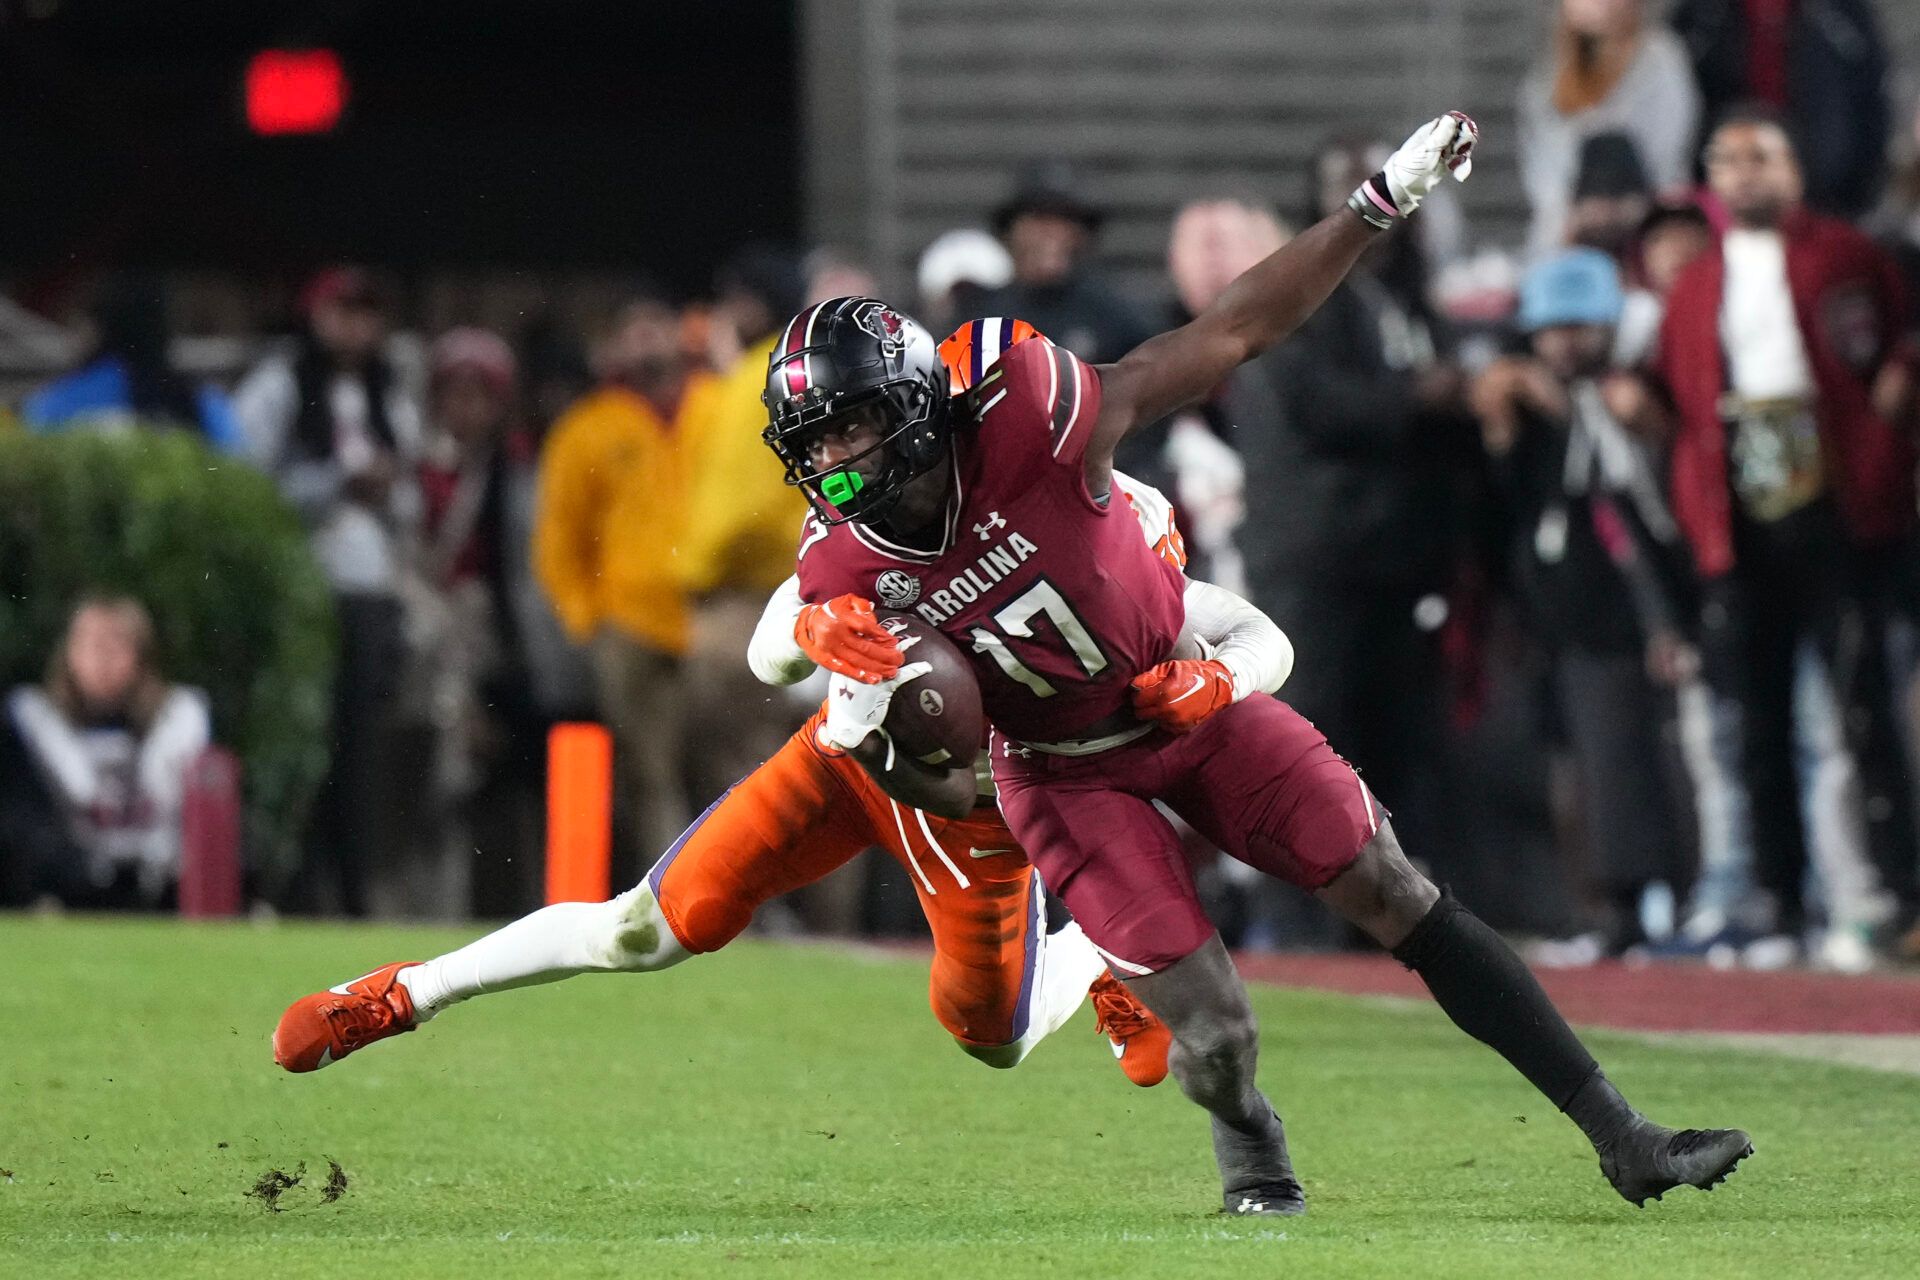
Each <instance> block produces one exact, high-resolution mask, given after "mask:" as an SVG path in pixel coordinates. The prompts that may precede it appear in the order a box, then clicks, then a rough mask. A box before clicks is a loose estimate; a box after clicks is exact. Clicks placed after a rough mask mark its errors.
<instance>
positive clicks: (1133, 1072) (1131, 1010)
mask: <svg viewBox="0 0 1920 1280" xmlns="http://www.w3.org/2000/svg"><path fill="white" fill-rule="evenodd" d="M1087 994H1088V995H1089V996H1092V997H1093V1011H1094V1014H1095V1015H1096V1017H1097V1021H1095V1023H1094V1024H1093V1029H1094V1030H1095V1031H1098V1032H1099V1033H1100V1034H1101V1035H1103V1036H1105V1037H1106V1038H1107V1041H1108V1043H1110V1044H1112V1045H1113V1056H1114V1057H1116V1058H1118V1059H1119V1060H1120V1069H1121V1070H1122V1071H1124V1072H1126V1073H1127V1079H1129V1080H1131V1081H1133V1082H1134V1083H1135V1084H1137V1085H1139V1086H1140V1087H1141V1088H1142V1089H1146V1088H1150V1087H1152V1086H1153V1085H1156V1084H1159V1083H1160V1082H1161V1081H1162V1080H1165V1079H1166V1078H1167V1050H1168V1049H1170V1048H1171V1047H1172V1046H1173V1033H1172V1032H1171V1031H1168V1030H1167V1024H1166V1023H1164V1022H1162V1021H1160V1019H1158V1018H1156V1017H1154V1016H1153V1014H1152V1013H1151V1012H1149V1011H1148V1009H1147V1006H1145V1005H1143V1004H1141V1003H1140V1002H1139V1001H1138V1000H1136V999H1134V998H1133V992H1131V991H1129V990H1127V989H1126V987H1125V986H1124V985H1122V983H1121V982H1120V981H1119V979H1117V978H1115V977H1114V976H1113V975H1112V974H1111V973H1103V974H1101V975H1100V976H1099V977H1098V978H1095V979H1094V981H1093V985H1092V986H1091V987H1088V988H1087Z"/></svg>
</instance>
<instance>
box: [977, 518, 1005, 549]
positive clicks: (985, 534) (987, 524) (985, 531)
mask: <svg viewBox="0 0 1920 1280" xmlns="http://www.w3.org/2000/svg"><path fill="white" fill-rule="evenodd" d="M1006 527H1007V522H1006V521H1005V520H1003V519H1001V518H1000V513H999V512H998V511H989V512H987V518H986V520H984V521H983V522H981V523H980V524H977V525H975V526H973V531H974V532H975V533H977V534H979V535H980V541H982V542H986V541H988V540H989V539H991V538H992V537H993V531H994V530H995V529H1004V528H1006Z"/></svg>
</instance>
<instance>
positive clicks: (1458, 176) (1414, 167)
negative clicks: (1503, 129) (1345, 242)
mask: <svg viewBox="0 0 1920 1280" xmlns="http://www.w3.org/2000/svg"><path fill="white" fill-rule="evenodd" d="M1479 140H1480V126H1479V125H1476V124H1475V123H1474V122H1473V119H1472V117H1470V116H1468V115H1467V114H1466V113H1465V112H1461V111H1449V112H1447V114H1445V115H1443V116H1440V117H1439V118H1437V119H1434V120H1429V121H1427V122H1426V123H1425V124H1423V125H1421V126H1420V127H1419V128H1418V129H1415V130H1414V131H1413V136H1412V137H1411V138H1408V139H1407V140H1406V141H1405V142H1403V143H1401V144H1400V149H1399V150H1398V151H1396V152H1394V153H1393V154H1392V155H1390V156H1388V157H1387V165H1386V168H1384V169H1382V170H1381V171H1380V172H1379V173H1376V174H1374V175H1373V176H1372V177H1371V178H1368V179H1367V180H1366V181H1365V182H1363V183H1361V184H1360V186H1359V189H1358V190H1356V191H1355V192H1354V193H1353V194H1352V195H1351V196H1349V197H1347V207H1348V208H1349V209H1352V210H1353V211H1354V212H1355V213H1357V214H1359V215H1360V216H1361V217H1362V218H1365V219H1366V220H1367V222H1368V223H1370V224H1371V225H1373V226H1375V227H1378V228H1380V229H1381V230H1383V231H1384V230H1385V229H1386V228H1388V227H1390V226H1392V225H1393V224H1394V223H1396V222H1398V221H1399V220H1400V219H1402V218H1404V217H1406V216H1407V215H1408V214H1410V213H1412V212H1413V211H1414V210H1415V209H1417V208H1419V207H1420V202H1421V201H1422V200H1424V199H1426V198H1427V194H1428V193H1429V192H1431V191H1432V190H1433V189H1434V188H1435V187H1437V186H1439V185H1440V179H1441V178H1443V177H1445V176H1446V175H1447V174H1449V173H1451V174H1452V175H1453V177H1454V181H1456V182H1465V181H1466V180H1467V175H1468V174H1470V173H1472V172H1473V144H1474V143H1476V142H1478V141H1479Z"/></svg>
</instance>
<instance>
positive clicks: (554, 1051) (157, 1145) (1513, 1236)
mask: <svg viewBox="0 0 1920 1280" xmlns="http://www.w3.org/2000/svg"><path fill="white" fill-rule="evenodd" d="M463 936H464V934H456V933H449V932H446V931H429V930H396V929H372V928H365V929H353V928H343V927H307V926H295V927H288V926H281V927H274V928H255V927H250V926H201V927H181V926H178V925H171V924H166V923H123V922H108V921H58V920H39V919H29V918H21V917H0V974H4V976H5V983H4V986H0V1169H5V1170H8V1171H10V1176H9V1177H6V1178H0V1275H4V1276H9V1277H12V1276H18V1277H51V1276H66V1275H76V1276H77V1275H86V1276H122V1275H124V1276H139V1277H143V1278H145V1277H163V1276H196V1277H200V1276H215V1275H219V1276H273V1277H276V1278H283V1277H286V1278H290V1277H303V1276H316V1277H319V1276H325V1277H329V1278H330V1280H333V1278H337V1277H339V1276H341V1275H360V1274H365V1275H374V1276H380V1277H414V1276H472V1275H479V1274H488V1275H511V1274H521V1275H530V1276H535V1275H537V1276H541V1277H548V1276H603V1275H604V1276H618V1277H623V1278H631V1277H648V1278H652V1277H659V1276H750V1275H761V1274H768V1275H772V1274H778V1275H781V1276H797V1277H807V1276H816V1275H818V1276H834V1277H847V1276H856V1275H914V1276H957V1275H963V1274H971V1273H978V1274H980V1275H986V1276H1028V1275H1062V1276H1065V1275H1076V1276H1079V1275H1085V1276H1100V1277H1107V1278H1111V1277H1120V1276H1133V1275H1142V1276H1145V1275H1151V1276H1155V1277H1170V1276H1185V1275H1227V1274H1233V1275H1274V1274H1279V1273H1281V1272H1282V1271H1283V1270H1285V1271H1286V1272H1288V1273H1290V1274H1296V1275H1303V1276H1315V1277H1319V1276H1344V1275H1403V1274H1430V1275H1458V1276H1475V1277H1480V1276H1509V1275H1511V1276H1523V1275H1524V1276H1605V1275H1618V1276H1651V1275H1658V1276H1661V1277H1685V1276H1736V1275H1758V1274H1762V1273H1765V1274H1769V1275H1802V1274H1812V1273H1815V1272H1816V1271H1817V1272H1818V1273H1819V1274H1820V1275H1822V1276H1823V1277H1833V1276H1842V1275H1862V1276H1867V1275H1871V1276H1893V1275H1915V1274H1920V1225H1917V1223H1920V1218H1917V1217H1916V1210H1917V1209H1920V1204H1917V1203H1916V1193H1915V1191H1914V1187H1915V1186H1916V1184H1920V1154H1916V1150H1915V1144H1916V1140H1920V1080H1913V1079H1908V1078H1905V1077H1896V1076H1887V1075H1877V1074H1871V1073H1867V1072H1862V1071H1853V1070H1847V1069H1842V1068H1829V1067H1817V1066H1808V1065H1805V1064H1801V1063H1792V1062H1788V1061H1786V1060H1784V1059H1774V1058H1768V1057H1759V1056H1750V1055H1742V1054H1737V1053H1731V1052H1722V1051H1712V1050H1704V1049H1703V1050H1699V1051H1689V1050H1684V1049H1671V1048H1651V1047H1647V1046H1644V1045H1642V1044H1639V1043H1637V1042H1635V1041H1633V1040H1631V1039H1628V1038H1621V1037H1609V1036H1598V1037H1595V1043H1596V1049H1597V1051H1598V1052H1599V1053H1600V1055H1601V1057H1602V1058H1603V1060H1605V1061H1607V1062H1608V1063H1609V1065H1610V1069H1611V1071H1612V1074H1613V1075H1614V1076H1615V1078H1616V1079H1617V1080H1619V1081H1620V1082H1621V1084H1622V1085H1623V1086H1624V1087H1625V1088H1626V1089H1627V1091H1628V1092H1629V1094H1631V1095H1633V1096H1634V1097H1636V1099H1637V1100H1639V1101H1640V1102H1641V1104H1642V1105H1643V1106H1645V1107H1648V1108H1650V1109H1652V1110H1653V1111H1654V1112H1655V1114H1657V1115H1659V1116H1662V1117H1664V1118H1667V1119H1669V1120H1672V1121H1676V1122H1679V1123H1687V1122H1712V1123H1738V1124H1741V1125H1744V1126H1746V1127H1748V1128H1749V1129H1751V1130H1752V1131H1753V1133H1754V1135H1755V1140H1756V1142H1757V1144H1758V1147H1759V1154H1758V1156H1757V1157H1756V1158H1754V1159H1753V1160H1750V1161H1748V1163H1747V1164H1746V1166H1745V1167H1744V1168H1743V1169H1742V1171H1741V1172H1740V1173H1739V1174H1738V1175H1737V1176H1736V1177H1735V1178H1734V1179H1733V1181H1732V1182H1731V1183H1729V1184H1728V1185H1727V1186H1725V1187H1722V1188H1721V1189H1720V1190H1719V1191H1717V1192H1715V1193H1714V1194H1712V1195H1700V1194H1697V1193H1684V1194H1682V1193H1676V1194H1675V1195H1672V1196H1669V1197H1668V1199H1667V1201H1666V1203H1664V1204H1660V1205H1653V1206H1650V1207H1649V1208H1648V1209H1647V1210H1645V1211H1644V1212H1641V1211H1636V1210H1634V1209H1632V1208H1631V1207H1629V1206H1627V1205H1626V1204H1624V1203H1622V1202H1621V1201H1619V1200H1618V1199H1617V1198H1616V1197H1615V1196H1614V1194H1613V1192H1612V1191H1611V1190H1610V1189H1608V1187H1607V1186H1606V1184H1605V1183H1604V1182H1603V1181H1602V1179H1601V1177H1600V1174H1599V1172H1598V1169H1597V1167H1596V1165H1595V1162H1594V1160H1593V1158H1592V1156H1591V1154H1590V1153H1589V1152H1588V1151H1587V1149H1586V1147H1585V1144H1584V1142H1583V1141H1582V1140H1581V1138H1580V1136H1579V1135H1578V1133H1576V1132H1575V1131H1574V1129H1573V1128H1572V1127H1571V1126H1570V1125H1568V1124H1567V1123H1565V1122H1564V1121H1563V1120H1561V1119H1560V1118H1558V1117H1557V1116H1556V1115H1554V1114H1553V1113H1552V1112H1551V1111H1550V1110H1548V1109H1547V1108H1546V1106H1545V1104H1543V1103H1542V1102H1541V1101H1540V1100H1539V1098H1538V1097H1537V1096H1536V1095H1534V1094H1533V1093H1532V1092H1531V1091H1530V1090H1529V1089H1528V1088H1527V1087H1526V1085H1525V1084H1524V1083H1522V1082H1521V1081H1520V1080H1519V1078H1518V1077H1517V1076H1515V1075H1514V1074H1513V1073H1512V1072H1511V1071H1509V1070H1508V1069H1507V1068H1506V1067H1505V1066H1504V1065H1503V1064H1501V1063H1500V1062H1499V1061H1498V1060H1497V1059H1496V1058H1494V1057H1493V1055H1492V1054H1490V1053H1488V1052H1487V1051H1486V1050H1484V1049H1482V1048H1480V1047H1479V1046H1477V1045H1474V1044H1472V1043H1470V1042H1468V1041H1466V1040H1465V1039H1464V1038H1462V1037H1461V1036H1460V1035H1459V1034H1458V1033H1456V1032H1455V1031H1454V1030H1453V1029H1452V1027H1451V1026H1450V1025H1449V1024H1447V1023H1446V1022H1445V1020H1444V1019H1443V1018H1442V1017H1441V1016H1439V1015H1438V1014H1437V1013H1436V1012H1434V1011H1433V1010H1431V1009H1427V1008H1424V1007H1420V1008H1403V1007H1401V1006H1398V1005H1386V1004H1379V1003H1367V1002H1362V1001H1356V1000H1350V999H1344V998H1337V997H1332V996H1321V995H1313V994H1296V993H1291V992H1279V991H1271V990H1266V991H1261V992H1259V993H1257V994H1256V1003H1257V1004H1258V1006H1259V1010H1260V1014H1261V1018H1262V1020H1263V1022H1264V1024H1265V1028H1266V1040H1265V1054H1264V1061H1263V1063H1262V1072H1261V1075H1262V1079H1263V1081H1264V1082H1265V1084H1266V1085H1267V1087H1268V1089H1269V1091H1270V1092H1271V1093H1272V1094H1273V1095H1274V1096H1275V1098H1276V1099H1277V1100H1278V1101H1279V1104H1280V1106H1281V1110H1282V1111H1283V1113H1284V1114H1285V1115H1286V1117H1287V1122H1288V1129H1289V1132H1290V1134H1291V1137H1292V1142H1293V1151H1294V1158H1295V1161H1296V1163H1297V1164H1298V1166H1299V1168H1300V1172H1301V1175H1302V1177H1303V1179H1304V1181H1305V1182H1306V1184H1307V1188H1308V1193H1309V1196H1310V1198H1311V1205H1312V1209H1311V1212H1310V1213H1309V1214H1308V1216H1307V1217H1305V1218H1303V1219H1294V1220H1273V1219H1269V1220H1265V1221H1224V1220H1221V1219H1219V1218H1218V1217H1216V1216H1214V1215H1213V1214H1212V1213H1211V1210H1212V1209H1213V1208H1214V1206H1215V1204H1216V1203H1217V1201H1216V1188H1215V1184H1214V1181H1213V1169H1212V1163H1211V1160H1210V1159H1209V1155H1208V1150H1207V1130H1206V1125H1205V1123H1204V1121H1203V1117H1202V1115H1201V1113H1200V1112H1199V1111H1198V1110H1197V1109H1195V1108H1193V1107H1192V1106H1190V1105H1189V1104H1188V1103H1187V1102H1186V1101H1185V1100H1184V1099H1183V1098H1181V1096H1180V1095H1179V1094H1178V1093H1177V1092H1176V1091H1175V1089H1174V1088H1173V1087H1172V1085H1171V1084H1169V1085H1167V1086H1165V1087H1162V1088H1159V1089H1154V1090H1151V1091H1143V1090H1137V1089H1134V1088H1133V1087H1132V1086H1130V1085H1128V1084H1127V1083H1126V1082H1125V1081H1124V1080H1123V1079H1122V1078H1121V1076H1120V1074H1119V1073H1118V1071H1117V1070H1115V1069H1114V1067H1113V1065H1112V1060H1111V1058H1110V1057H1109V1055H1108V1054H1107V1053H1106V1051H1105V1049H1104V1047H1103V1045H1102V1044H1101V1043H1100V1042H1099V1041H1097V1040H1096V1039H1095V1037H1094V1036H1093V1034H1092V1031H1091V1029H1090V1028H1091V1018H1090V1015H1088V1014H1085V1013H1083V1014H1082V1015H1081V1017H1080V1019H1079V1020H1077V1021H1076V1022H1075V1023H1074V1024H1073V1025H1072V1026H1071V1027H1069V1028H1068V1029H1067V1030H1066V1031H1065V1032H1063V1033H1061V1034H1060V1035H1059V1036H1057V1037H1056V1038H1055V1039H1054V1041H1052V1042H1050V1043H1048V1044H1047V1045H1045V1046H1043V1047H1042V1048H1041V1050H1040V1051H1039V1053H1038V1054H1037V1055H1036V1056H1035V1057H1034V1058H1033V1059H1032V1060H1030V1061H1029V1062H1028V1063H1027V1064H1026V1065H1024V1066H1022V1067H1021V1068H1020V1069H1018V1070H1016V1071H1011V1072H993V1071H990V1070H988V1069H986V1068H984V1067H982V1066H980V1065H979V1064H977V1063H975V1062H973V1061H971V1060H969V1059H967V1058H965V1057H963V1056H962V1055H961V1054H960V1053H959V1052H958V1051H957V1050H955V1049H954V1048H953V1047H952V1046H951V1044H950V1043H948V1042H947V1041H946V1039H945V1037H944V1036H943V1035H942V1033H941V1032H940V1030H939V1028H938V1027H937V1025H936V1024H935V1023H934V1022H933V1020H932V1018H931V1015H930V1014H929V1013H928V1012H927V1010H926V1000H925V974H924V968H923V966H922V965H921V964H920V963H919V962H918V961H916V960H914V959H912V958H911V957H908V958H897V957H891V956H871V955H868V954H865V953H849V952H846V951H842V950H837V949H831V948H819V947H788V946H773V945H751V944H743V945H740V946H738V947H737V948H735V949H733V950H731V951H729V952H727V953H725V954H722V955H719V956H714V957H707V958H704V959H700V960H696V961H694V962H692V963H689V964H687V965H684V966H682V967H681V968H679V969H677V970H674V971H672V972H670V973H667V974H662V975H654V976H638V977H599V976H596V977H590V978H582V979H578V980H576V981H574V982H571V983H568V984H564V985H562V986H557V987H549V988H545V989H542V990H534V991H521V992H514V993H510V994H506V995H500V996H496V997H492V998H489V999H486V1000H482V1001H478V1002H475V1003H473V1004H469V1005H466V1006H464V1007H462V1008H459V1009H456V1010H453V1011H452V1012H450V1013H449V1014H447V1015H446V1016H444V1017H442V1018H441V1019H439V1020H438V1021H436V1022H435V1023H434V1024H433V1025H432V1026H430V1027H428V1028H426V1029H425V1030H424V1031H423V1032H421V1033H419V1034H417V1035H412V1036H407V1037H403V1038H401V1039H399V1040H396V1041H393V1042H391V1043H389V1044H383V1045H380V1046H377V1047H375V1048H373V1049H371V1050H369V1051H367V1052H366V1053H364V1054H362V1055H360V1056H358V1057H355V1058H354V1059H353V1060H352V1061H350V1062H347V1063H345V1064H342V1065H340V1066H336V1067H332V1068H330V1069H328V1070H326V1071H323V1072H320V1073H319V1074H317V1075H313V1076H306V1077H294V1076H288V1075H284V1074H282V1073H281V1072H280V1071H279V1070H278V1069H277V1068H275V1067H274V1066H273V1064H272V1062H271V1059H270V1057H269V1051H268V1047H267V1041H268V1035H269V1033H270V1032H271V1030H272V1027H273V1024H274V1020H275V1018H276V1017H277V1016H278V1014H279V1011H280V1009H281V1008H282V1007H283V1006H284V1005H285V1004H286V1003H287V1001H289V1000H290V999H291V998H293V997H294V996H297V995H300V994H302V993H304V992H305V991H307V990H309V989H312V988H315V987H317V986H320V985H324V984H326V983H328V982H336V981H341V980H344V979H345V978H348V977H351V976H353V975H354V974H356V973H358V972H360V971H361V970H363V969H366V968H371V967H373V966H374V965H375V964H377V963H379V962H382V961H385V960H389V959H398V958H402V957H411V956H417V955H421V954H425V953H431V952H433V951H436V950H440V949H443V948H444V947H445V946H446V945H448V944H449V943H451V942H454V941H456V940H458V939H459V938H460V937H463ZM329 1158H331V1159H333V1160H336V1161H338V1162H339V1164H340V1165H341V1166H342V1168H343V1169H344V1171H345V1173H346V1176H347V1178H348V1179H349V1182H348V1186H347V1189H346V1192H345V1194H344V1195H341V1196H340V1197H339V1198H338V1199H337V1200H336V1201H334V1202H332V1203H327V1202H325V1200H324V1197H323V1192H322V1188H323V1186H324V1184H325V1181H326V1178H327V1162H328V1160H329ZM302 1163H304V1164H305V1166H306V1177H305V1180H304V1181H303V1182H302V1183H301V1184H300V1185H299V1186H297V1187H295V1188H293V1189H292V1190H290V1191H288V1192H287V1193H286V1194H285V1195H284V1197H283V1198H282V1200H281V1211H280V1212H277V1213H276V1212H269V1211H268V1210H267V1209H266V1208H265V1207H264V1206H263V1205H262V1204H261V1203H260V1202H259V1201H258V1200H256V1199H254V1198H252V1197H250V1196H249V1195H248V1194H247V1192H248V1190H249V1188H251V1187H252V1186H253V1185H254V1184H255V1182H256V1181H257V1180H258V1179H259V1178H260V1176H261V1175H262V1174H263V1173H265V1172H267V1171H269V1170H272V1169H281V1170H286V1171H292V1170H294V1169H295V1168H296V1167H297V1166H299V1165H300V1164H302Z"/></svg>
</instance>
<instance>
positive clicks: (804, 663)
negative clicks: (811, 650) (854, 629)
mask: <svg viewBox="0 0 1920 1280" xmlns="http://www.w3.org/2000/svg"><path fill="white" fill-rule="evenodd" d="M800 606H801V600H800V576H799V575H798V574H795V575H794V576H792V577H790V578H788V579H787V580H786V581H785V582H783V583H781V584H780V585H779V586H778V587H775V588H774V592H773V595H772V596H771V597H769V598H768V600H767V607H766V608H765V609H763V610H762V611H761V613H760V621H759V623H758V624H756V625H755V626H754V628H753V639H752V640H750V641H748V643H747V666H748V667H750V668H752V670H753V674H754V676H755V678H756V679H758V680H759V681H760V682H761V683H762V684H776V685H787V684H798V683H800V681H802V680H805V679H806V678H807V677H808V676H810V675H812V674H813V670H814V668H813V661H812V660H811V659H810V658H808V657H807V655H806V654H804V653H802V652H800V646H799V644H798V643H797V642H796V641H795V640H794V638H793V624H794V622H795V621H796V620H797V619H798V618H799V617H800Z"/></svg>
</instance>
